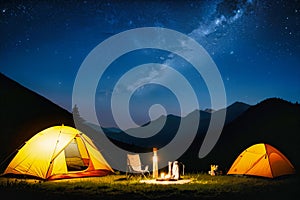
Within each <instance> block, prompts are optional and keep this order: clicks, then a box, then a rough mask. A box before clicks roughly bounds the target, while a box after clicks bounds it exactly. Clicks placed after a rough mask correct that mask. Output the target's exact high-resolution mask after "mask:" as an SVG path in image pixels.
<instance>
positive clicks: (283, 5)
mask: <svg viewBox="0 0 300 200" xmlns="http://www.w3.org/2000/svg"><path fill="white" fill-rule="evenodd" d="M299 17H300V2H299V1H297V0H293V1H275V0H274V1H273V0H269V1H260V0H236V1H232V0H211V1H210V0H207V1H158V0H154V1H146V0H141V1H138V0H136V1H133V0H124V1H89V0H86V1H79V0H78V1H61V2H60V1H50V0H49V1H43V0H42V1H1V3H0V31H1V37H0V71H1V72H2V73H3V74H5V75H6V76H8V77H10V78H12V79H14V80H15V81H17V82H19V83H20V84H22V85H24V86H25V87H27V88H29V89H31V90H33V91H35V92H37V93H39V94H41V95H43V96H44V97H46V98H48V99H50V100H51V101H53V102H54V103H56V104H58V105H60V106H61V107H63V108H65V109H67V110H69V111H71V110H72V89H73V84H74V81H75V78H76V74H77V71H78V69H79V68H80V66H81V64H82V62H83V60H84V59H85V57H86V56H87V55H88V54H89V52H90V51H91V50H92V49H93V48H94V47H96V46H97V45H98V44H99V43H101V42H102V41H104V40H105V39H107V38H109V37H110V36H113V35H115V34H117V33H120V32H122V31H126V30H128V29H133V28H139V27H164V28H169V29H173V30H176V31H179V32H181V33H184V34H186V35H188V36H189V37H191V38H193V39H195V40H196V41H197V42H198V43H199V44H201V45H202V46H203V47H204V48H205V49H206V51H207V52H208V53H209V55H210V56H211V57H212V59H213V60H214V62H215V63H216V65H217V67H218V69H219V71H220V74H221V76H222V79H223V81H224V85H225V89H226V96H227V103H228V105H230V104H232V103H234V102H235V101H241V102H245V103H248V104H251V105H253V104H256V103H258V102H259V101H261V100H264V99H265V98H269V97H279V98H283V99H285V100H288V101H291V102H296V101H298V102H300V87H299V86H300V43H299V41H300V40H299V38H300V19H299ZM167 57H168V52H163V51H159V50H151V49H149V50H144V51H137V52H132V53H131V55H128V57H127V58H126V56H124V57H123V56H122V57H120V59H118V60H116V62H114V63H113V64H112V66H111V67H110V68H109V70H108V71H107V72H106V73H105V78H104V80H103V82H104V83H103V85H102V86H101V87H100V86H99V88H98V89H97V95H96V107H97V111H98V112H100V113H102V114H103V113H104V114H105V116H107V118H106V121H104V122H103V123H104V124H106V125H107V126H110V125H111V124H112V116H111V113H110V111H109V109H110V104H109V102H110V101H109V98H110V97H111V92H112V91H111V90H112V89H113V87H112V85H113V84H114V83H115V82H116V81H117V80H118V79H119V78H120V76H121V75H122V73H124V72H125V71H126V70H129V69H130V68H132V67H134V66H136V65H137V64H143V63H147V62H157V63H165V61H166V58H167ZM132 58H138V59H132ZM172 65H173V66H174V68H177V70H179V71H180V73H182V74H184V75H185V76H186V77H187V79H189V80H190V82H191V84H192V85H193V87H194V89H195V91H196V93H197V97H198V100H199V104H200V108H201V109H205V108H210V99H209V95H208V92H207V88H206V87H205V83H203V80H201V76H199V75H197V74H195V71H194V70H193V69H192V68H191V67H190V66H188V63H186V62H185V61H184V60H181V59H180V58H176V59H174V61H173V62H172ZM178 66H180V67H178ZM159 73H160V72H159V71H152V72H149V74H148V76H147V78H151V77H153V76H155V78H157V76H159ZM137 82H138V80H137ZM158 102H159V103H161V104H162V105H164V106H165V107H166V110H167V112H168V113H174V114H178V112H179V109H178V108H177V107H178V102H177V101H176V99H174V95H172V93H171V92H170V91H169V90H168V89H166V88H164V87H161V86H157V85H149V86H145V87H142V88H141V89H140V90H138V91H137V92H136V93H135V94H134V96H133V98H132V101H131V104H130V108H131V110H132V113H133V118H134V119H135V120H136V121H139V119H144V118H145V117H143V116H144V115H148V114H147V113H148V109H149V107H150V106H151V105H152V104H154V103H158ZM214 109H218V108H214ZM146 118H147V117H146ZM142 121H143V120H142Z"/></svg>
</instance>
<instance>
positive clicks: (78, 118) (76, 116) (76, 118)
mask: <svg viewBox="0 0 300 200" xmlns="http://www.w3.org/2000/svg"><path fill="white" fill-rule="evenodd" d="M72 113H73V119H74V122H75V124H83V123H84V122H85V121H86V120H85V119H83V118H82V117H81V116H80V113H79V109H78V106H77V105H76V104H75V105H74V107H73V109H72Z"/></svg>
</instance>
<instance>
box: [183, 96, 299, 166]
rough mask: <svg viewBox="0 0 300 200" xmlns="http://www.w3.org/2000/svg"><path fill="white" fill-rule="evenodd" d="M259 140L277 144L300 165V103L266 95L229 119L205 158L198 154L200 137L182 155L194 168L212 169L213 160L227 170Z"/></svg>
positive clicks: (278, 147) (292, 160)
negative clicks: (266, 96) (234, 117)
mask: <svg viewBox="0 0 300 200" xmlns="http://www.w3.org/2000/svg"><path fill="white" fill-rule="evenodd" d="M195 143H197V141H195ZM256 143H268V144H270V145H272V146H274V147H276V148H277V149H278V150H280V151H281V152H282V153H283V154H284V155H286V156H287V158H288V159H289V160H290V161H291V162H292V164H293V165H294V166H295V168H296V170H297V169H299V167H300V159H299V158H300V156H299V155H298V153H299V152H300V145H299V144H300V105H299V104H298V103H291V102H288V101H285V100H283V99H279V98H269V99H266V100H264V101H262V102H260V103H258V104H256V105H254V106H251V107H250V108H249V109H247V110H246V111H245V112H244V113H242V114H241V115H240V116H239V117H237V118H236V119H235V120H233V121H232V122H230V123H228V124H227V125H226V126H225V127H224V129H223V131H222V134H221V136H220V138H219V140H218V142H217V144H216V146H215V147H214V149H213V150H212V151H211V152H210V153H209V154H208V155H207V156H206V157H205V158H203V159H197V158H196V157H197V155H196V153H197V152H198V150H199V147H200V145H201V141H198V143H197V144H198V146H191V148H190V149H189V151H188V152H187V153H186V154H185V155H184V156H182V158H181V159H183V160H184V162H186V163H187V166H189V167H190V169H191V170H198V169H207V170H209V167H210V164H219V165H220V167H221V168H222V169H223V170H224V171H225V172H226V171H227V170H228V169H229V168H230V166H231V164H232V163H233V162H234V160H235V159H236V158H237V156H238V155H239V154H240V153H241V152H242V151H243V150H245V149H246V148H247V147H249V146H251V145H253V144H256ZM191 159H192V160H193V162H190V160H191Z"/></svg>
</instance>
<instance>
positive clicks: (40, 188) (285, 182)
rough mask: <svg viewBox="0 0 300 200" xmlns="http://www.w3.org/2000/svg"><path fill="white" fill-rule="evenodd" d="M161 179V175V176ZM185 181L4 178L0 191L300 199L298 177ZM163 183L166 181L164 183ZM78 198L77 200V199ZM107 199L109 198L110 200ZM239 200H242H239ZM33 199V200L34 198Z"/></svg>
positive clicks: (198, 177) (92, 196)
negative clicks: (148, 181)
mask: <svg viewBox="0 0 300 200" xmlns="http://www.w3.org/2000/svg"><path fill="white" fill-rule="evenodd" d="M160 175H161V174H160ZM185 179H190V180H191V181H190V182H189V183H186V184H182V185H181V184H178V185H174V184H171V185H168V184H166V185H155V184H146V183H140V180H144V178H143V177H142V176H135V177H133V178H131V179H130V180H127V179H126V176H125V175H109V176H103V177H91V178H76V179H64V180H55V181H46V182H41V181H38V180H37V181H34V180H32V179H31V180H30V181H27V180H26V179H15V178H11V179H8V178H4V177H2V178H0V191H1V192H2V193H4V194H9V195H13V194H15V193H16V194H18V193H20V192H23V193H24V192H25V193H27V192H29V193H30V194H31V195H32V194H34V196H35V198H34V199H43V198H46V197H47V198H46V199H52V197H53V199H54V198H55V199H57V197H58V196H59V197H60V198H59V199H72V198H73V197H74V198H75V199H78V197H79V196H78V195H80V197H81V196H82V199H101V198H103V199H107V198H109V199H118V200H119V199H120V197H125V196H126V197H130V199H134V200H135V199H145V198H146V199H171V198H175V199H185V198H187V197H189V198H199V199H206V198H209V199H213V198H215V197H216V198H217V197H222V198H223V196H224V197H229V198H230V199H232V198H231V197H232V195H233V196H234V197H236V198H235V199H239V198H240V199H243V197H247V198H250V197H253V199H256V196H257V195H259V194H263V195H265V196H269V195H270V194H272V196H273V195H277V196H286V195H288V196H290V195H292V194H294V195H300V194H299V193H300V191H299V190H298V189H296V188H297V187H298V186H299V184H300V180H299V177H297V176H294V177H290V178H286V179H262V178H253V177H235V176H225V175H224V176H214V177H212V176H210V175H208V174H185ZM162 182H163V181H162ZM76 195H77V196H76ZM106 197H107V198H106ZM237 197H239V198H237ZM31 199H32V198H31Z"/></svg>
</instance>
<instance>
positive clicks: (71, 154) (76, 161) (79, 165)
mask: <svg viewBox="0 0 300 200" xmlns="http://www.w3.org/2000/svg"><path fill="white" fill-rule="evenodd" d="M84 150H85V151H86V149H84ZM64 151H65V157H66V163H67V168H68V171H82V170H85V169H87V168H88V164H87V163H86V162H85V161H84V159H83V158H82V156H81V154H80V151H79V148H78V144H77V139H76V138H74V139H73V140H72V142H71V143H70V144H69V145H68V146H66V148H65V150H64ZM81 151H82V149H81Z"/></svg>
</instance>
